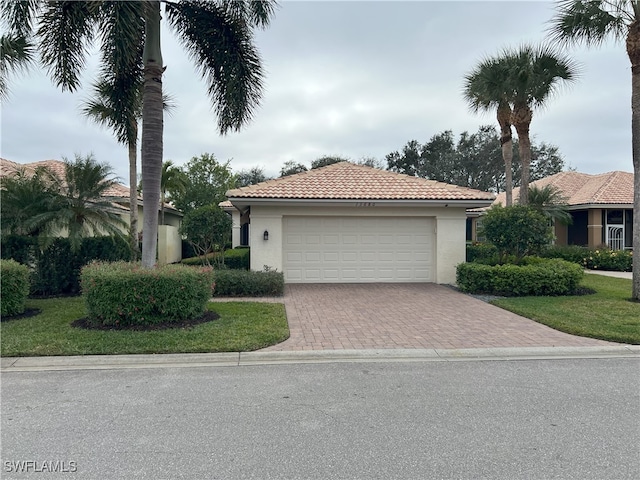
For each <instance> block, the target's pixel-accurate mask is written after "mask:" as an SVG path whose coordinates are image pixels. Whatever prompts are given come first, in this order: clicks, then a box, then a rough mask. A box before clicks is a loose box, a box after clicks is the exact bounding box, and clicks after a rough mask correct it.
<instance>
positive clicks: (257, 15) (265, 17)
mask: <svg viewBox="0 0 640 480" xmlns="http://www.w3.org/2000/svg"><path fill="white" fill-rule="evenodd" d="M221 4H222V5H224V7H225V8H227V9H228V10H229V11H230V12H232V13H233V14H234V15H235V16H237V17H239V18H244V19H246V21H247V22H248V23H249V24H250V25H251V26H255V27H260V28H266V27H268V26H269V23H270V22H271V18H272V17H273V15H274V13H275V11H276V9H277V8H278V2H275V1H273V0H223V1H222V2H221Z"/></svg>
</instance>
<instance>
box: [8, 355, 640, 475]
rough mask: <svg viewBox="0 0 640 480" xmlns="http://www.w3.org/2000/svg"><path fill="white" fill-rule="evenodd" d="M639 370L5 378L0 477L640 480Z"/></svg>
mask: <svg viewBox="0 0 640 480" xmlns="http://www.w3.org/2000/svg"><path fill="white" fill-rule="evenodd" d="M639 367H640V359H638V358H627V359H580V360H577V359H561V360H517V361H513V360H512V361H460V362H424V363H421V362H418V363H397V362H393V363H340V364H306V365H266V366H265V365H263V366H244V367H242V366H241V367H206V368H202V367H193V368H166V369H129V370H83V371H79V370H78V371H44V372H8V373H4V374H3V375H2V379H1V381H2V387H1V400H2V415H1V416H2V422H1V427H2V431H1V440H2V455H1V456H2V470H1V472H0V474H1V476H2V478H7V479H8V478H20V479H22V478H38V479H47V478H69V479H138V478H148V479H174V478H193V479H225V480H227V479H306V478H309V479H385V480H386V479H450V478H451V479H454V478H455V479H485V478H486V479H509V480H513V479H545V480H546V479H580V480H586V479H598V480H602V479H614V480H618V479H636V478H638V472H640V376H639V375H638V372H639V371H640V368H639ZM17 470H22V472H17ZM52 470H57V472H55V473H51V471H52ZM26 471H28V472H26Z"/></svg>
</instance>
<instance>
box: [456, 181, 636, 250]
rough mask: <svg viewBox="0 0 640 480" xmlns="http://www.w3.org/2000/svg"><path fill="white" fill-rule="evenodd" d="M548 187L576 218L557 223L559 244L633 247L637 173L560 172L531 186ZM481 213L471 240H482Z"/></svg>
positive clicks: (474, 216) (475, 214)
mask: <svg viewBox="0 0 640 480" xmlns="http://www.w3.org/2000/svg"><path fill="white" fill-rule="evenodd" d="M547 185H551V186H553V187H555V188H556V189H557V190H558V192H559V193H560V194H561V195H562V197H563V198H564V201H565V203H566V204H567V206H568V209H569V213H570V214H571V217H572V218H573V223H572V224H570V225H561V224H559V223H556V224H555V226H554V228H555V237H556V240H555V243H556V245H583V246H588V247H591V248H596V247H600V246H603V245H606V246H608V247H610V248H611V249H613V250H622V249H630V248H632V245H633V240H632V225H633V173H629V172H621V171H615V172H608V173H601V174H597V175H590V174H587V173H580V172H560V173H556V174H555V175H551V176H548V177H545V178H542V179H540V180H536V181H535V182H532V183H531V186H536V187H538V188H543V187H545V186H547ZM519 194H520V188H515V189H514V190H513V198H514V199H517V198H518V196H519ZM494 204H502V205H505V204H506V195H505V193H504V192H503V193H501V194H499V195H498V196H497V197H496V199H495V201H494ZM481 214H482V210H481V209H475V210H471V211H470V212H469V229H468V232H469V233H468V237H470V238H468V239H469V240H477V239H478V236H477V223H478V221H480V222H481Z"/></svg>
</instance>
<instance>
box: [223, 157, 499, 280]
mask: <svg viewBox="0 0 640 480" xmlns="http://www.w3.org/2000/svg"><path fill="white" fill-rule="evenodd" d="M227 197H228V199H229V200H228V201H227V202H222V204H221V207H222V208H224V209H225V210H227V211H228V212H230V213H231V214H232V217H233V246H237V245H240V244H248V245H250V246H251V269H252V270H263V269H264V268H265V267H267V268H271V269H277V270H278V271H282V272H284V276H285V281H286V282H288V283H360V282H436V283H445V284H448V283H455V279H456V278H455V276H456V265H457V264H458V263H461V262H464V261H465V220H466V213H465V212H466V209H469V208H477V207H486V206H488V205H490V204H491V202H492V201H493V199H494V195H492V194H490V193H487V192H481V191H478V190H472V189H469V188H463V187H458V186H454V185H449V184H445V183H440V182H436V181H432V180H425V179H422V178H417V177H410V176H407V175H401V174H397V173H393V172H389V171H385V170H379V169H375V168H371V167H366V166H362V165H354V164H352V163H349V162H340V163H336V164H333V165H329V166H327V167H323V168H318V169H313V170H310V171H308V172H303V173H299V174H296V175H291V176H287V177H283V178H278V179H275V180H269V181H267V182H263V183H259V184H257V185H251V186H248V187H243V188H237V189H233V190H229V191H228V192H227Z"/></svg>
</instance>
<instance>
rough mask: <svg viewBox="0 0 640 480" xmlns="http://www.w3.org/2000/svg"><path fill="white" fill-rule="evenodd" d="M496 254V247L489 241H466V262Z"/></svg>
mask: <svg viewBox="0 0 640 480" xmlns="http://www.w3.org/2000/svg"><path fill="white" fill-rule="evenodd" d="M497 256H498V249H497V248H496V246H495V245H492V244H490V243H475V242H474V243H468V244H467V262H475V261H477V260H485V259H491V258H494V257H497Z"/></svg>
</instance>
